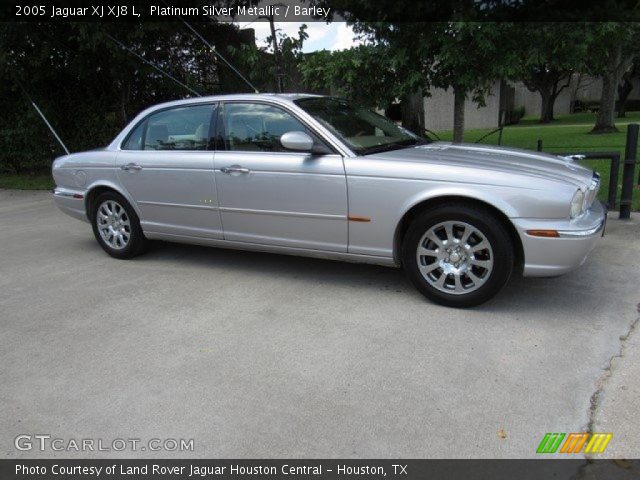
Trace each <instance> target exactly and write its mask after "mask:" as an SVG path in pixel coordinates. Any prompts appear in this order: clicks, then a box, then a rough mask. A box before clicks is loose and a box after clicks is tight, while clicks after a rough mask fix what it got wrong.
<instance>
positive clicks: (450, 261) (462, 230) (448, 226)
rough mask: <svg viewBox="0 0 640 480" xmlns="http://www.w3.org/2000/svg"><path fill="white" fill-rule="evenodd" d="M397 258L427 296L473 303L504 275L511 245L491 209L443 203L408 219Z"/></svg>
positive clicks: (510, 268)
mask: <svg viewBox="0 0 640 480" xmlns="http://www.w3.org/2000/svg"><path fill="white" fill-rule="evenodd" d="M402 260H403V266H404V268H405V270H406V272H407V274H408V276H409V279H410V280H411V282H412V283H413V284H414V285H415V286H416V288H417V289H418V290H419V291H420V292H421V293H422V294H423V295H425V296H426V297H427V298H429V299H430V300H433V301H434V302H437V303H440V304H442V305H447V306H450V307H473V306H476V305H480V304H481V303H484V302H486V301H487V300H489V299H491V298H492V297H494V296H495V295H496V294H497V293H498V292H499V291H500V289H501V288H502V287H503V286H504V285H505V284H506V282H507V280H509V277H510V276H511V272H512V271H513V264H514V248H513V244H512V241H511V238H510V236H509V232H508V231H507V229H506V228H505V226H504V225H503V224H502V222H501V221H500V220H499V219H497V218H496V217H495V215H493V214H492V212H490V211H488V210H486V209H483V208H479V207H476V206H467V205H463V204H445V205H441V206H438V207H435V208H434V209H431V210H429V211H426V212H424V213H422V214H421V215H419V216H418V217H417V218H416V219H415V220H414V221H413V222H412V223H411V225H410V226H409V230H408V231H407V233H406V235H405V239H404V243H403V250H402Z"/></svg>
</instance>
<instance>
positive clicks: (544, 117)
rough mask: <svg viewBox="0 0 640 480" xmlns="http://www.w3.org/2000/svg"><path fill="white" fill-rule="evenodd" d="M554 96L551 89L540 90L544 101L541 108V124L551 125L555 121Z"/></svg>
mask: <svg viewBox="0 0 640 480" xmlns="http://www.w3.org/2000/svg"><path fill="white" fill-rule="evenodd" d="M552 98H553V96H552V95H551V91H550V89H546V88H545V89H541V90H540V99H541V101H542V103H541V106H540V123H549V122H551V120H553V100H552Z"/></svg>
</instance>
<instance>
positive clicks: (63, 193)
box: [53, 187, 89, 222]
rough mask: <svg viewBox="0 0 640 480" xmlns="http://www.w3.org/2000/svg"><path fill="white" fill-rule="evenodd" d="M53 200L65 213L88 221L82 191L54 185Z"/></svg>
mask: <svg viewBox="0 0 640 480" xmlns="http://www.w3.org/2000/svg"><path fill="white" fill-rule="evenodd" d="M53 201H54V202H55V204H56V206H57V207H58V208H59V209H60V210H62V211H63V212H64V213H66V214H67V215H70V216H72V217H73V218H77V219H78V220H83V221H85V222H88V221H89V219H88V218H87V211H86V209H85V203H84V191H82V190H72V189H70V188H63V187H56V188H54V189H53Z"/></svg>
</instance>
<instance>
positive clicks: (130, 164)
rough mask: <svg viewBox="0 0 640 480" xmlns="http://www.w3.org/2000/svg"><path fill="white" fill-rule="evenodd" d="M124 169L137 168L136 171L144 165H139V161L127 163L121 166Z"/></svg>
mask: <svg viewBox="0 0 640 480" xmlns="http://www.w3.org/2000/svg"><path fill="white" fill-rule="evenodd" d="M120 168H121V169H122V170H127V171H128V170H135V171H139V170H142V167H141V166H140V165H138V164H137V163H127V164H126V165H122V166H121V167H120Z"/></svg>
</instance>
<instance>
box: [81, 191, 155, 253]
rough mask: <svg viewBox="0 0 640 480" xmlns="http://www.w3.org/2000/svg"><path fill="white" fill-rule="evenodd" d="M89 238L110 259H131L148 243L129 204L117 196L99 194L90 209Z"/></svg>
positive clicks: (141, 251)
mask: <svg viewBox="0 0 640 480" xmlns="http://www.w3.org/2000/svg"><path fill="white" fill-rule="evenodd" d="M91 208H92V210H91V226H92V227H93V234H94V235H95V237H96V240H97V241H98V243H99V244H100V246H101V247H102V249H103V250H104V251H105V252H107V253H108V254H109V255H111V256H112V257H114V258H119V259H127V258H133V257H135V256H137V255H140V254H141V253H143V252H145V251H146V250H147V249H148V247H149V240H148V239H147V238H146V237H145V236H144V233H143V232H142V228H141V227H140V220H139V219H138V215H136V212H135V210H134V209H133V208H132V207H131V205H130V204H129V202H127V200H126V199H125V198H124V197H123V196H122V195H120V194H119V193H116V192H113V191H110V192H105V193H101V194H100V195H98V197H97V198H96V199H95V200H94V201H93V203H92V206H91Z"/></svg>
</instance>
